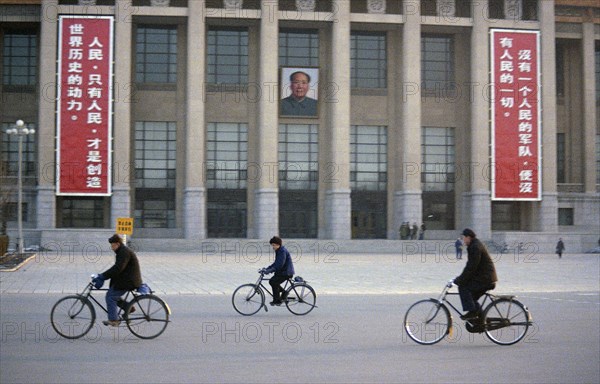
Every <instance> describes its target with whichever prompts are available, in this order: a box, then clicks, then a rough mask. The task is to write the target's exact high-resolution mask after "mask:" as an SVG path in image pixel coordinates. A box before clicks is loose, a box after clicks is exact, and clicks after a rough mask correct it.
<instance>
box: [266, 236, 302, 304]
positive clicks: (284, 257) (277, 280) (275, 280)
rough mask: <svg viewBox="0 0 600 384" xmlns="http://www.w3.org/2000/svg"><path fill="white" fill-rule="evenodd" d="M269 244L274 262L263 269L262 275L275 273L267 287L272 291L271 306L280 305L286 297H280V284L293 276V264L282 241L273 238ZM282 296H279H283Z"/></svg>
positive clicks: (275, 237)
mask: <svg viewBox="0 0 600 384" xmlns="http://www.w3.org/2000/svg"><path fill="white" fill-rule="evenodd" d="M269 244H271V247H272V248H273V250H274V251H275V261H274V262H273V264H271V265H269V266H268V267H267V268H263V270H262V271H263V273H264V274H266V275H268V274H269V273H273V272H275V275H273V277H271V278H270V279H269V285H271V288H272V289H273V301H272V302H271V303H270V304H271V305H281V303H282V302H283V300H285V299H286V297H280V293H281V291H282V290H283V289H282V288H281V285H280V284H281V283H283V282H284V281H286V280H287V279H289V278H291V277H292V276H294V263H292V256H291V255H290V253H289V252H288V250H287V249H286V248H285V247H284V246H283V241H282V240H281V238H279V237H277V236H273V237H272V238H271V240H269ZM284 295H285V293H284V294H282V295H281V296H284Z"/></svg>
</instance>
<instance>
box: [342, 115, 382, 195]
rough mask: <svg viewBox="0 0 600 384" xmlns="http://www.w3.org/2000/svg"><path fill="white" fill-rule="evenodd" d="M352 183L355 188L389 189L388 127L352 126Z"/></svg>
mask: <svg viewBox="0 0 600 384" xmlns="http://www.w3.org/2000/svg"><path fill="white" fill-rule="evenodd" d="M350 185H351V188H352V189H353V190H370V191H386V190H387V127H382V126H364V125H353V126H352V127H351V130H350Z"/></svg>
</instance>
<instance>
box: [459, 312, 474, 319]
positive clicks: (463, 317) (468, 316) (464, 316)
mask: <svg viewBox="0 0 600 384" xmlns="http://www.w3.org/2000/svg"><path fill="white" fill-rule="evenodd" d="M478 317H479V312H477V311H469V312H467V313H465V314H464V315H462V316H461V317H460V319H461V320H473V319H476V318H478Z"/></svg>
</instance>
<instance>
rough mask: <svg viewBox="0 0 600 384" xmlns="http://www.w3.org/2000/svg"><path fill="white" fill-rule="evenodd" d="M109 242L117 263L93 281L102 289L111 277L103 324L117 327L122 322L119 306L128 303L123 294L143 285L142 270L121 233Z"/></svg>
mask: <svg viewBox="0 0 600 384" xmlns="http://www.w3.org/2000/svg"><path fill="white" fill-rule="evenodd" d="M108 242H109V243H110V246H111V248H112V250H113V251H114V252H115V263H114V265H113V266H112V267H110V268H109V269H107V270H106V271H104V272H102V273H99V274H98V275H97V276H96V277H94V279H93V283H94V286H95V287H96V289H100V288H102V285H104V281H105V280H109V279H110V285H109V287H108V291H106V309H107V310H108V321H103V324H104V325H109V326H112V327H116V326H118V325H119V324H120V319H119V316H118V309H117V307H120V308H121V309H125V307H126V306H127V303H126V302H125V301H124V300H123V299H122V297H123V295H125V294H126V293H127V291H131V290H134V289H138V288H140V287H141V286H142V284H143V283H142V272H141V270H140V263H139V261H138V258H137V255H136V254H135V252H133V251H132V250H131V249H129V248H128V247H127V246H126V245H125V244H124V243H123V239H121V237H120V236H119V235H117V234H114V235H112V236H111V237H110V238H109V239H108Z"/></svg>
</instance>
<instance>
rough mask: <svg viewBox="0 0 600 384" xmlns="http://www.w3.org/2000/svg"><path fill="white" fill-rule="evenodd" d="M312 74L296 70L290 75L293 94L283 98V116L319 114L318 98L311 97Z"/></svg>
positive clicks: (281, 110)
mask: <svg viewBox="0 0 600 384" xmlns="http://www.w3.org/2000/svg"><path fill="white" fill-rule="evenodd" d="M310 80H311V79H310V75H309V74H308V73H306V72H303V71H296V72H294V73H292V74H291V75H290V89H291V91H292V92H291V94H290V95H289V96H288V97H285V98H283V99H281V109H280V112H281V115H282V116H317V100H315V99H313V98H310V97H308V96H306V95H307V93H308V92H309V90H310Z"/></svg>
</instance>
